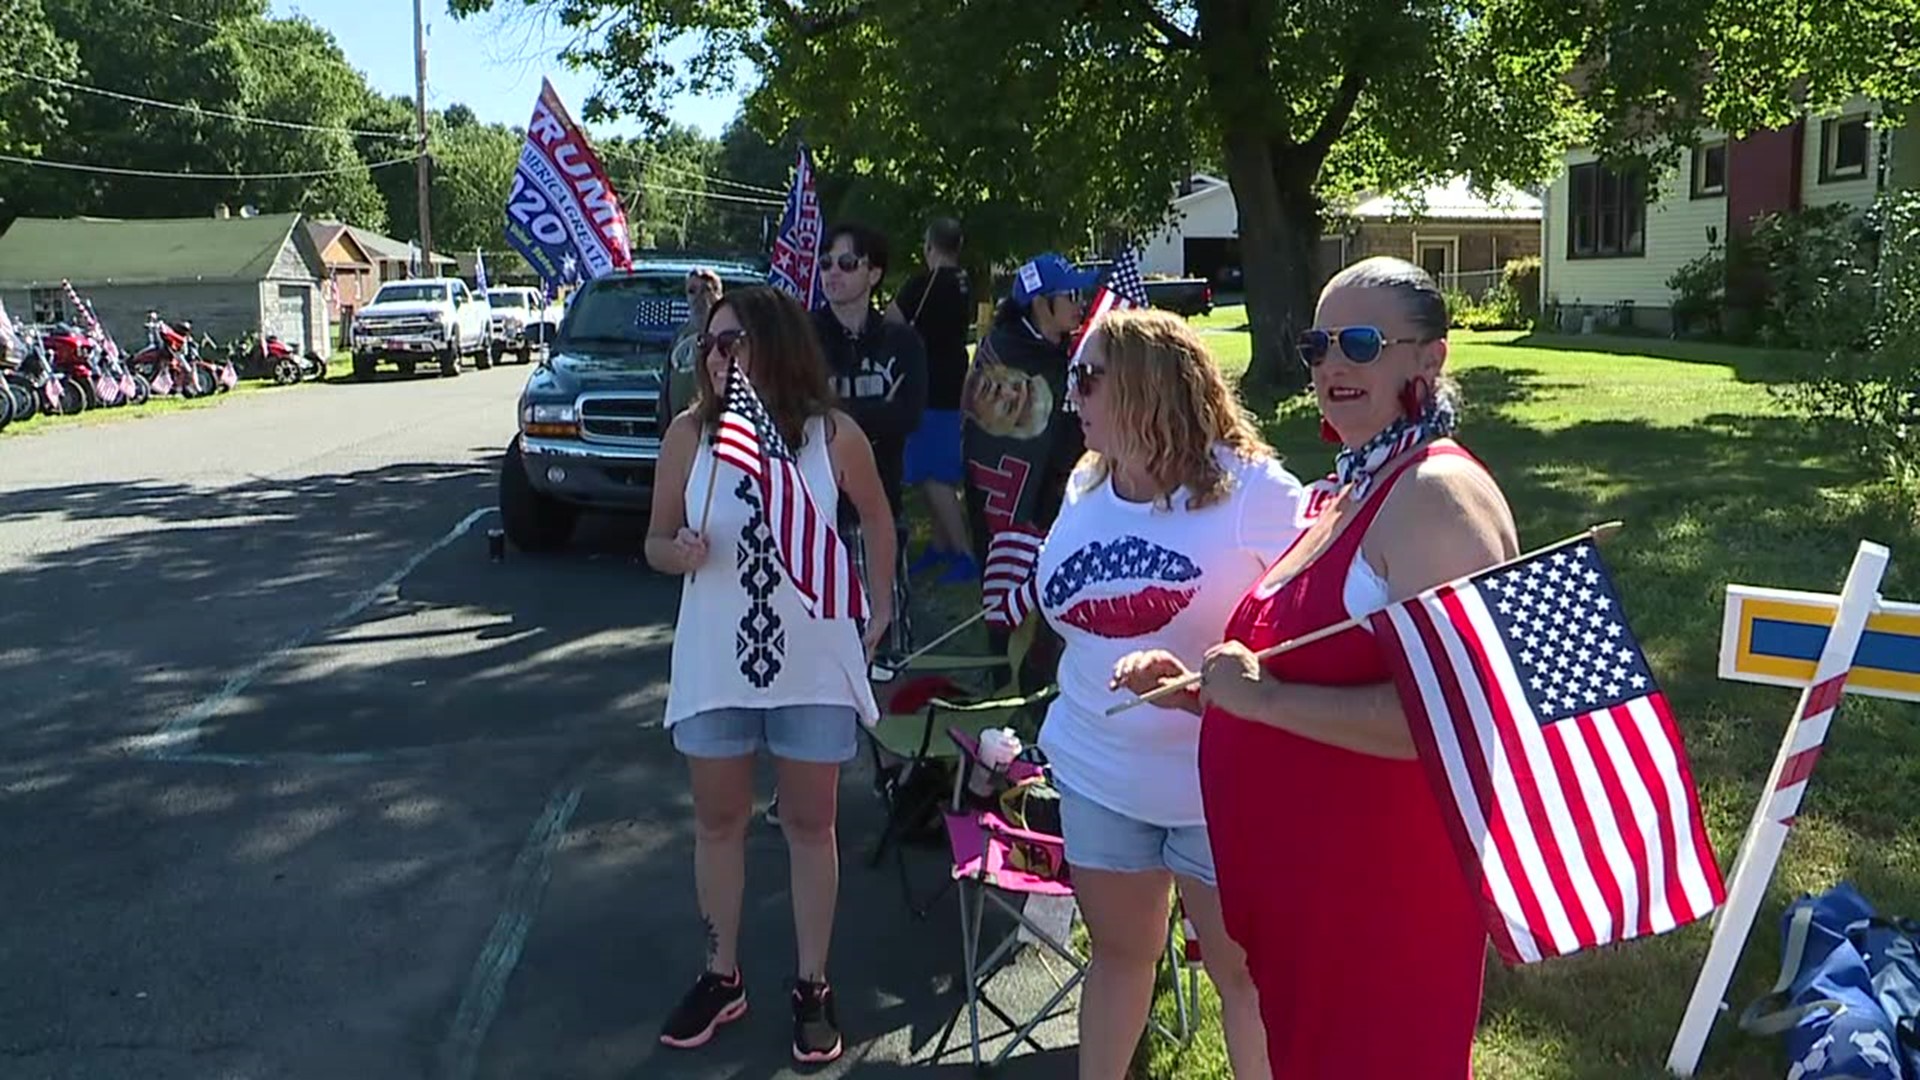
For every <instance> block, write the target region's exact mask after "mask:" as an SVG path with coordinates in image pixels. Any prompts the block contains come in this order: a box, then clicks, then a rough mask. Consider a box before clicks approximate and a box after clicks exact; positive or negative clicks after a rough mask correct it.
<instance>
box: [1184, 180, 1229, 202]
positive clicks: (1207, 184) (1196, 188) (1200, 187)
mask: <svg viewBox="0 0 1920 1080" xmlns="http://www.w3.org/2000/svg"><path fill="white" fill-rule="evenodd" d="M1187 182H1188V183H1189V184H1191V185H1192V187H1193V190H1191V191H1189V192H1187V193H1186V194H1185V195H1181V196H1178V197H1176V198H1175V199H1174V200H1173V204H1174V205H1175V206H1179V205H1180V204H1181V203H1189V202H1193V201H1195V200H1197V199H1204V198H1206V197H1208V196H1210V195H1218V194H1220V193H1221V192H1223V191H1225V192H1229V193H1231V192H1232V191H1233V185H1231V184H1229V183H1227V182H1226V181H1225V180H1222V179H1220V178H1219V177H1217V176H1212V175H1209V174H1207V173H1194V174H1193V176H1192V177H1191V178H1190V179H1189V180H1188V181H1187Z"/></svg>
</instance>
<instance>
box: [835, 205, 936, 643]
mask: <svg viewBox="0 0 1920 1080" xmlns="http://www.w3.org/2000/svg"><path fill="white" fill-rule="evenodd" d="M886 273H887V241H886V238H885V237H884V236H882V235H880V234H879V233H878V232H876V231H874V230H872V229H869V228H867V227H865V226H863V225H854V224H843V225H837V226H835V227H834V228H833V229H832V230H831V231H829V232H828V233H827V236H826V254H825V256H824V262H823V263H822V266H821V274H820V284H821V287H822V289H823V291H824V292H825V293H826V294H827V303H828V305H829V306H828V307H826V308H824V309H822V310H820V311H816V312H814V313H813V318H814V329H815V330H817V331H818V332H819V335H820V346H821V349H822V350H823V351H824V352H825V353H826V357H827V374H828V376H829V378H830V379H831V380H832V382H833V388H834V392H835V393H837V394H838V395H839V396H840V407H841V408H842V409H844V410H846V413H847V415H849V416H851V417H853V421H854V423H856V424H859V425H860V430H862V431H864V432H866V435H867V438H868V439H869V440H870V441H871V442H872V443H873V457H874V461H875V463H876V464H877V465H878V466H879V468H880V481H881V483H882V484H883V485H885V487H886V489H887V501H888V502H889V503H891V504H892V505H893V518H894V522H895V525H896V527H897V528H898V529H899V530H900V531H901V543H900V544H899V545H898V550H899V552H900V554H901V558H900V560H899V564H900V565H899V566H898V567H897V568H896V571H895V574H894V598H893V624H892V626H891V627H889V628H888V631H887V641H886V644H885V648H884V649H883V651H885V652H890V653H893V654H895V656H896V657H897V656H899V655H904V654H906V653H908V652H911V651H912V650H913V628H912V624H911V621H910V620H909V618H908V608H907V571H906V559H905V553H906V543H905V533H906V516H905V514H904V507H903V506H902V503H901V487H902V484H901V477H902V473H903V471H904V468H905V455H906V447H907V436H909V435H911V434H913V432H914V429H915V428H918V427H919V426H920V414H921V413H922V412H923V411H924V410H925V409H926V406H927V352H926V346H925V345H923V344H922V343H921V341H920V335H919V334H917V333H915V332H914V330H913V328H912V327H910V326H902V325H900V324H899V323H895V322H889V321H888V320H887V319H886V318H885V316H883V315H882V314H881V312H880V309H879V308H877V307H875V306H874V303H873V290H874V288H875V287H876V286H878V285H879V284H880V279H881V278H883V277H885V276H886ZM849 517H850V515H848V514H844V513H843V514H842V515H841V531H842V535H847V534H848V533H849V532H855V533H857V531H858V517H857V515H852V521H849ZM850 526H851V527H850ZM854 551H855V552H856V553H859V552H860V547H859V546H858V545H856V546H855V547H854ZM862 558H863V559H864V556H862Z"/></svg>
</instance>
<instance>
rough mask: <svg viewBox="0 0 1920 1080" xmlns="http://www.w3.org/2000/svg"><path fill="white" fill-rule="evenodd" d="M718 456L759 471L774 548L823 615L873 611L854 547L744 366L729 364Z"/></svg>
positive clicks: (811, 606) (805, 601)
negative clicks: (824, 509)
mask: <svg viewBox="0 0 1920 1080" xmlns="http://www.w3.org/2000/svg"><path fill="white" fill-rule="evenodd" d="M713 456H714V457H716V458H718V459H719V460H721V461H725V462H728V463H730V464H732V465H734V466H735V467H737V468H739V470H740V471H741V472H744V473H746V474H747V475H748V476H750V477H752V478H753V479H754V480H755V481H756V482H757V486H758V488H759V493H760V498H761V501H762V503H763V505H762V506H761V508H760V512H761V513H762V514H763V515H764V516H765V518H766V522H767V526H768V529H769V531H771V532H772V534H773V548H774V553H775V555H777V556H778V557H779V559H780V565H781V566H783V567H785V568H786V571H787V577H788V579H790V580H791V581H792V582H793V587H794V589H795V590H796V591H798V592H799V593H800V601H801V604H802V605H803V606H804V607H805V608H806V609H807V614H809V615H812V616H813V617H814V618H817V619H841V618H852V619H865V618H867V594H866V590H865V589H864V588H863V587H862V586H861V584H860V575H859V574H858V573H856V572H855V570H854V566H853V552H852V551H851V550H850V549H849V548H848V547H847V545H846V544H844V543H842V542H841V540H840V534H839V533H838V532H835V531H834V528H833V522H832V521H831V520H830V519H828V517H827V516H826V515H825V514H823V513H821V512H820V507H819V505H818V504H816V503H815V502H814V501H813V492H812V491H811V490H810V489H808V487H807V478H806V476H805V475H803V474H802V473H801V472H800V465H799V463H798V462H796V461H795V460H794V458H793V452H792V451H791V450H789V449H788V447H787V440H786V439H784V438H782V437H781V435H780V429H779V428H778V427H777V426H775V425H774V422H773V417H771V416H769V415H767V409H766V406H765V405H764V404H762V403H761V401H760V395H759V394H758V393H756V392H754V389H753V384H752V383H751V382H749V381H747V376H746V373H745V372H742V371H741V370H740V365H738V364H734V365H731V366H730V367H729V368H728V369H727V403H726V407H725V408H724V409H723V410H721V413H720V427H719V430H718V431H717V432H716V433H715V437H714V448H713Z"/></svg>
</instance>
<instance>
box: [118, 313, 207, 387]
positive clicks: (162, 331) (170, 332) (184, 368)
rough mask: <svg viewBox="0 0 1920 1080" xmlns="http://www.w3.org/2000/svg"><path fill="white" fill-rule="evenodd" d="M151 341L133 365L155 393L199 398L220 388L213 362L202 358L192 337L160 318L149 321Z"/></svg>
mask: <svg viewBox="0 0 1920 1080" xmlns="http://www.w3.org/2000/svg"><path fill="white" fill-rule="evenodd" d="M147 341H148V344H147V347H146V348H144V349H141V350H140V351H139V352H137V353H135V354H134V355H133V365H132V366H133V372H134V374H136V375H139V376H142V377H144V378H145V379H146V380H147V382H148V384H149V385H151V387H152V389H153V392H154V393H156V394H159V395H160V396H161V397H166V396H168V395H171V394H174V393H178V394H180V395H181V396H182V397H189V398H197V397H203V396H205V395H207V394H211V393H214V392H216V391H217V390H218V389H219V380H218V378H217V377H216V376H215V373H214V368H213V365H212V364H209V363H206V362H205V361H204V360H201V359H200V358H199V348H198V346H197V344H196V343H195V342H194V340H193V339H192V338H190V337H188V336H187V335H186V334H183V333H181V332H180V331H178V330H176V329H174V328H173V327H171V326H169V325H167V324H166V323H165V322H162V321H159V320H156V321H154V322H150V323H148V324H147Z"/></svg>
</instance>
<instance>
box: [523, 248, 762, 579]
mask: <svg viewBox="0 0 1920 1080" xmlns="http://www.w3.org/2000/svg"><path fill="white" fill-rule="evenodd" d="M695 265H696V264H694V263H690V262H681V261H666V260H648V261H644V262H640V263H638V264H636V265H635V267H634V268H633V269H632V270H627V271H620V272H617V273H612V274H606V275H603V276H601V277H597V278H593V279H592V280H590V281H588V282H586V283H585V284H583V285H582V286H581V287H580V289H579V290H578V291H577V292H576V293H574V295H573V297H572V298H571V299H570V300H569V301H568V304H567V311H566V315H565V317H564V318H562V319H561V320H560V326H559V329H558V331H557V332H556V334H555V336H554V338H553V340H552V342H551V343H550V346H549V349H548V353H547V356H546V358H545V359H543V360H542V361H541V362H540V363H539V364H537V365H535V367H534V369H533V371H532V373H531V374H529V375H528V377H527V384H526V386H525V388H523V389H522V390H521V392H520V400H519V403H518V406H517V410H518V413H519V432H518V433H517V434H516V435H515V436H514V438H513V441H512V442H510V443H508V444H507V452H506V457H505V459H504V460H503V461H502V462H501V465H500V518H501V526H502V527H503V528H504V530H505V531H506V534H507V538H508V539H510V540H512V541H513V545H514V547H516V548H518V549H520V550H521V551H526V552H542V551H555V550H558V549H560V548H562V547H565V546H566V544H567V541H568V540H570V539H571V538H572V536H573V528H574V523H575V522H576V521H577V520H578V518H579V515H580V513H581V512H582V511H586V510H597V511H609V512H613V513H627V514H645V513H647V512H648V511H649V510H650V509H651V508H652V505H653V475H654V468H655V466H656V465H657V463H658V462H659V459H660V437H661V435H662V434H663V433H664V432H665V431H666V427H667V424H668V422H669V421H671V420H672V419H673V417H674V415H675V414H676V413H678V412H679V411H680V410H681V409H684V408H686V407H687V405H688V404H689V402H690V400H691V396H692V394H691V389H690V388H691V386H692V385H693V383H692V379H691V374H692V364H691V361H689V362H687V363H686V364H685V367H686V371H685V372H679V371H676V370H674V367H673V362H672V355H673V346H674V342H675V339H676V337H677V335H678V333H679V331H680V329H681V327H682V326H683V325H684V324H685V323H686V321H687V317H688V307H687V294H686V278H687V271H688V270H690V269H692V267H693V266H695ZM697 265H701V266H706V267H710V268H711V269H713V270H714V271H716V272H717V273H718V274H719V275H720V280H721V283H722V285H723V287H724V288H725V289H738V288H741V287H744V286H747V285H760V284H764V283H765V282H766V272H765V271H764V270H763V269H759V268H756V267H754V266H751V265H748V264H745V263H712V262H703V263H699V264H697ZM682 352H684V353H690V352H691V350H682Z"/></svg>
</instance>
